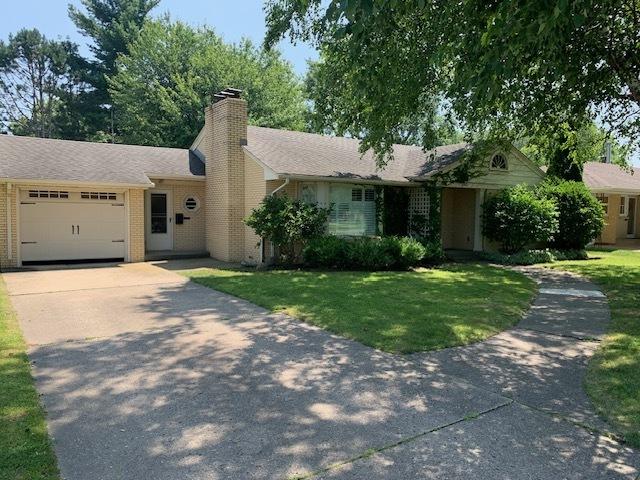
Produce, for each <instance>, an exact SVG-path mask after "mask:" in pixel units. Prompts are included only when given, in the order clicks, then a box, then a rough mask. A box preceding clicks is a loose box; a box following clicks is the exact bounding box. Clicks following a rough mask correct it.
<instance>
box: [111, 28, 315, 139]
mask: <svg viewBox="0 0 640 480" xmlns="http://www.w3.org/2000/svg"><path fill="white" fill-rule="evenodd" d="M117 70H118V73H117V74H116V75H114V76H113V77H111V78H110V79H109V85H110V92H111V96H112V98H113V103H114V106H115V110H116V112H117V115H118V124H119V126H120V129H121V134H122V139H123V140H124V141H125V142H129V143H141V144H146V145H163V146H173V147H187V146H189V145H190V144H191V142H192V141H193V139H194V138H195V137H196V135H197V133H198V131H199V130H200V128H201V127H202V125H203V123H204V108H205V106H206V105H207V104H209V103H210V102H211V99H212V98H211V95H212V94H214V93H216V92H217V91H220V90H222V89H224V88H226V87H231V86H232V87H236V88H240V89H243V90H245V91H246V98H247V100H248V104H249V121H250V123H252V124H254V125H261V126H269V127H274V128H287V129H293V130H299V129H302V128H304V111H305V104H304V98H303V94H302V87H301V85H300V82H299V80H298V79H297V78H296V76H295V74H294V73H293V70H292V68H291V66H290V65H289V64H288V63H287V62H285V61H284V60H283V59H282V58H281V56H280V54H279V53H278V52H276V51H270V52H266V51H264V50H263V49H260V48H256V47H254V46H253V45H252V44H251V42H249V41H247V40H245V41H242V42H241V43H240V44H238V45H232V44H226V43H224V42H223V41H222V39H221V38H220V37H219V36H217V35H216V34H215V32H214V31H213V30H211V29H209V28H206V27H201V28H193V27H191V26H189V25H186V24H184V23H182V22H171V21H170V20H169V19H168V18H164V19H160V20H157V21H148V22H147V23H146V24H145V26H144V27H143V29H142V30H141V32H140V34H139V36H138V38H137V39H136V40H134V42H133V43H132V44H131V45H130V46H129V54H128V55H123V56H121V57H120V59H119V62H118V64H117Z"/></svg>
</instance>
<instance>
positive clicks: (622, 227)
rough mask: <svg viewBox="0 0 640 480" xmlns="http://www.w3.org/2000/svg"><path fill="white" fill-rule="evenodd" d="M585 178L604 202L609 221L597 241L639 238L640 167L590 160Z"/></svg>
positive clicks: (616, 242) (624, 241)
mask: <svg viewBox="0 0 640 480" xmlns="http://www.w3.org/2000/svg"><path fill="white" fill-rule="evenodd" d="M583 180H584V183H585V185H586V186H587V187H589V190H591V191H592V192H593V193H594V194H595V195H596V197H597V198H598V199H600V201H601V202H602V205H603V207H604V210H605V216H606V225H605V228H604V230H603V231H602V233H601V235H600V237H599V238H598V239H596V243H598V244H602V245H620V244H622V245H626V244H631V245H634V246H635V247H636V248H640V243H638V242H637V241H634V240H632V239H638V238H640V228H638V224H639V223H640V205H639V202H640V168H631V169H630V170H625V169H623V168H621V167H619V166H618V165H614V164H612V163H600V162H587V163H585V165H584V172H583Z"/></svg>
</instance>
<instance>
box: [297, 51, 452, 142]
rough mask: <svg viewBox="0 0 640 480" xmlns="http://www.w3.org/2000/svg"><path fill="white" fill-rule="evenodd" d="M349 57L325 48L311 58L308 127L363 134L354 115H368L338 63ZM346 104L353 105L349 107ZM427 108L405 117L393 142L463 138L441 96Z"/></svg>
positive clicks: (440, 140)
mask: <svg viewBox="0 0 640 480" xmlns="http://www.w3.org/2000/svg"><path fill="white" fill-rule="evenodd" d="M344 60H346V59H345V58H340V57H339V56H338V55H336V53H335V52H332V51H329V50H328V51H326V52H323V54H322V55H321V58H320V60H319V61H316V62H310V63H309V70H308V72H307V76H306V79H305V95H306V97H307V99H308V100H309V101H310V109H309V111H308V118H307V128H308V129H309V130H310V131H312V132H316V133H325V134H334V135H339V136H344V135H349V136H352V137H356V138H359V137H361V136H362V131H361V130H358V129H357V128H354V125H355V123H356V122H355V119H354V118H353V116H352V114H353V115H358V116H360V115H366V113H365V111H364V110H363V108H365V107H366V105H361V104H360V102H361V100H362V99H361V98H360V97H359V96H358V94H359V92H358V91H357V88H356V85H354V84H353V83H351V82H350V81H349V76H348V75H345V68H342V67H341V68H336V64H337V63H339V62H341V61H344ZM345 105H349V108H347V109H345V108H344V107H345ZM422 107H423V108H421V109H419V110H416V111H415V112H413V113H411V114H410V115H409V116H407V117H406V118H404V119H402V120H401V121H400V122H399V124H398V125H397V126H396V128H395V130H394V131H393V132H392V139H393V143H400V144H404V145H422V146H425V147H426V148H431V147H435V146H438V145H446V144H452V143H458V142H461V141H462V140H463V134H462V131H461V130H460V129H459V127H458V124H457V122H456V121H455V119H454V118H453V116H452V115H451V114H450V111H446V110H444V109H443V108H442V107H443V105H442V102H440V101H439V99H432V101H431V102H425V105H423V106H422Z"/></svg>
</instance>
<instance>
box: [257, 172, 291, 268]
mask: <svg viewBox="0 0 640 480" xmlns="http://www.w3.org/2000/svg"><path fill="white" fill-rule="evenodd" d="M289 182H291V179H290V178H289V177H286V178H285V179H284V183H283V184H282V185H280V186H279V187H278V188H276V189H275V190H274V191H273V192H271V193H270V194H269V195H268V196H269V197H273V196H274V195H275V194H276V193H278V192H279V191H280V190H282V189H283V188H284V187H286V186H287V185H289ZM271 248H273V245H272V246H271ZM263 263H264V237H260V265H262V264H263Z"/></svg>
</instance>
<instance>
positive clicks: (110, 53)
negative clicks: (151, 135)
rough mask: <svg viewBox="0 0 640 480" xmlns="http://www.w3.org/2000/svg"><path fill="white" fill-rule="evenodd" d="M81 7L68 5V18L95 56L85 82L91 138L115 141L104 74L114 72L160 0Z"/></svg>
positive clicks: (103, 0)
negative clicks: (84, 37) (87, 39)
mask: <svg viewBox="0 0 640 480" xmlns="http://www.w3.org/2000/svg"><path fill="white" fill-rule="evenodd" d="M81 3H82V5H83V7H84V9H79V8H77V7H75V6H73V5H69V17H70V18H71V20H72V21H73V23H74V24H75V25H76V27H77V28H78V30H79V31H80V33H82V34H83V35H84V36H86V37H88V38H89V39H91V44H90V45H89V48H90V50H91V52H92V53H93V55H94V57H95V59H93V60H91V61H89V65H90V67H91V68H90V70H89V73H90V75H89V76H88V78H87V81H88V82H89V83H90V85H91V86H92V87H93V89H92V91H91V93H90V94H88V95H85V104H86V109H87V110H89V111H90V113H91V121H90V125H91V126H92V127H93V128H92V130H93V131H92V133H91V135H90V139H93V140H100V139H104V140H106V139H107V138H109V139H111V140H112V141H113V140H114V138H113V135H114V134H116V133H118V132H117V130H119V125H118V123H117V122H116V123H115V124H114V123H113V120H114V117H113V116H112V115H113V111H110V106H111V104H112V103H113V102H112V99H111V97H110V95H109V90H108V85H107V77H108V76H110V75H115V74H116V73H117V70H116V69H117V66H116V60H117V59H118V56H119V55H123V54H126V53H128V52H129V44H130V43H131V42H133V41H134V40H135V39H136V38H137V36H138V33H139V31H140V29H141V28H142V26H143V25H144V23H145V21H146V20H147V17H148V15H149V12H151V10H153V8H155V7H156V6H157V5H158V3H160V0H81Z"/></svg>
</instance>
